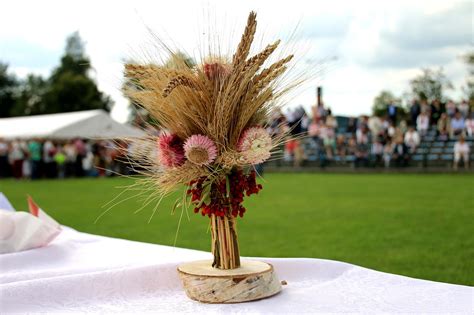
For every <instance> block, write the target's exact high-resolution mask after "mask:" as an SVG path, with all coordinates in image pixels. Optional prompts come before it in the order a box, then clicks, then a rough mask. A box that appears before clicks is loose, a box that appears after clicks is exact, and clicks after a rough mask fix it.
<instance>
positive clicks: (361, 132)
mask: <svg viewBox="0 0 474 315" xmlns="http://www.w3.org/2000/svg"><path fill="white" fill-rule="evenodd" d="M356 140H357V143H358V144H359V143H360V144H367V143H369V131H368V128H367V126H365V125H363V126H361V128H359V129H357V132H356Z"/></svg>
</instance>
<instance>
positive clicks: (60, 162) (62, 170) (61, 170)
mask: <svg viewBox="0 0 474 315" xmlns="http://www.w3.org/2000/svg"><path fill="white" fill-rule="evenodd" d="M54 161H55V163H56V167H57V172H56V173H57V174H58V178H64V177H66V154H64V149H63V147H61V146H60V145H59V146H58V148H57V151H56V154H55V155H54Z"/></svg>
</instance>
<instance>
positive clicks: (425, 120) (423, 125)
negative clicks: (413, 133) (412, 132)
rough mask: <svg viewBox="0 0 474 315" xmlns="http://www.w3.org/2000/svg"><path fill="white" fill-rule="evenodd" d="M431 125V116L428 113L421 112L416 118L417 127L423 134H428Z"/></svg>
mask: <svg viewBox="0 0 474 315" xmlns="http://www.w3.org/2000/svg"><path fill="white" fill-rule="evenodd" d="M429 127H430V118H429V117H428V115H427V114H426V113H421V114H420V115H419V116H418V118H417V119H416V129H417V130H418V132H419V133H420V135H421V136H424V135H426V132H427V131H428V128H429Z"/></svg>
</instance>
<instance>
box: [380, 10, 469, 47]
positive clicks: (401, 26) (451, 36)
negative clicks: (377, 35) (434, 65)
mask: <svg viewBox="0 0 474 315" xmlns="http://www.w3.org/2000/svg"><path fill="white" fill-rule="evenodd" d="M397 26H398V27H397V28H396V29H394V30H385V31H384V32H382V37H383V39H384V41H386V42H390V43H395V45H396V46H397V48H399V49H403V50H409V51H426V50H435V49H443V48H447V47H453V46H466V45H469V44H472V40H473V37H472V36H473V30H472V3H471V2H470V1H469V2H461V3H456V4H455V5H454V6H453V7H451V8H449V9H447V10H446V11H441V12H436V13H433V14H430V15H424V16H420V14H419V12H418V13H416V12H409V13H408V14H404V15H402V18H401V19H400V20H399V21H398V23H397Z"/></svg>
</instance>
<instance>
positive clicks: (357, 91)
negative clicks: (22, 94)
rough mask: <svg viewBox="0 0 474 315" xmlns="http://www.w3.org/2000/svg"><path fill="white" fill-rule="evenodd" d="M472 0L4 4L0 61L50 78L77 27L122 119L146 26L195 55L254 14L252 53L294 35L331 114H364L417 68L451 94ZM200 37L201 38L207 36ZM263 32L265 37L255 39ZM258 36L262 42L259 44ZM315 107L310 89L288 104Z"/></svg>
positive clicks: (231, 37)
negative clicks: (125, 88)
mask: <svg viewBox="0 0 474 315" xmlns="http://www.w3.org/2000/svg"><path fill="white" fill-rule="evenodd" d="M472 6H473V4H472V2H471V1H434V0H432V1H327V0H324V1H299V0H298V1H297V0H291V1H276V0H273V1H250V0H244V1H243V0H234V1H226V0H221V1H199V0H198V1H192V0H189V1H184V0H173V1H137V0H135V1H87V0H83V1H48V0H42V1H33V0H31V1H22V0H15V1H9V2H6V3H5V2H4V3H3V4H2V18H1V19H0V61H2V62H7V63H9V65H10V70H11V71H13V72H15V73H16V74H17V75H18V76H19V77H23V76H25V75H26V73H28V72H35V73H39V74H43V75H48V74H49V73H50V71H51V70H52V69H53V68H54V67H55V66H57V64H58V63H59V59H60V56H61V54H62V53H63V50H64V43H65V38H66V37H67V35H69V34H70V33H72V32H74V31H76V30H78V31H79V32H80V35H81V36H82V38H83V40H84V41H85V42H86V44H87V46H86V50H87V54H88V55H89V57H90V58H91V61H92V66H93V68H94V69H95V77H96V80H97V82H98V84H99V88H100V89H101V90H102V91H104V92H105V93H107V94H109V95H110V96H112V98H113V100H114V101H115V104H116V106H115V107H114V109H113V111H112V115H113V117H114V118H116V119H117V120H119V121H124V120H125V119H126V117H127V114H128V110H127V105H128V102H127V101H126V100H125V99H124V98H123V97H122V95H121V92H120V85H121V80H122V64H123V60H124V59H126V58H130V57H133V58H136V57H140V56H143V55H144V51H146V52H149V53H150V54H152V55H153V54H156V52H155V51H154V49H155V48H154V47H153V46H152V45H151V43H152V40H151V37H150V34H149V32H148V30H147V27H149V28H150V29H152V30H153V32H154V33H156V34H158V35H159V36H160V37H161V38H163V39H165V41H166V42H167V43H170V42H171V39H172V43H175V44H176V46H178V47H179V48H182V49H184V50H186V51H187V52H188V53H189V54H191V55H193V56H196V57H199V51H200V50H202V49H200V45H202V43H203V40H202V37H203V32H206V30H208V29H209V26H210V28H211V29H212V30H214V31H217V32H218V33H219V34H220V36H221V37H220V38H221V41H222V45H223V46H224V48H229V47H234V46H235V45H236V43H237V41H238V37H239V36H240V33H241V31H242V30H243V26H244V24H245V21H246V18H247V15H248V12H249V11H250V10H256V11H257V14H258V22H259V34H260V35H259V36H258V37H257V38H258V39H259V40H258V41H257V46H258V47H260V48H261V47H263V46H264V44H266V43H267V42H270V41H271V40H273V39H275V38H280V37H281V38H282V39H283V41H284V40H285V39H288V37H289V34H291V33H292V31H293V30H294V29H295V27H296V26H297V25H298V28H297V30H298V31H297V36H296V38H297V39H293V41H292V42H291V43H290V44H289V45H288V46H287V49H286V51H291V48H294V49H296V50H297V53H298V55H299V58H300V69H301V68H304V67H311V65H313V64H314V63H315V62H317V61H318V60H321V59H324V58H331V57H337V61H334V62H331V63H330V64H328V65H327V69H326V71H325V72H324V74H323V75H320V76H319V77H317V79H316V80H315V81H314V82H313V83H314V85H316V84H322V85H323V87H324V101H325V103H326V104H327V105H328V106H329V107H331V108H332V110H333V112H334V113H335V114H345V115H357V114H362V113H369V112H370V108H371V106H372V101H373V98H374V97H375V96H376V95H377V94H378V93H379V92H380V91H381V90H382V89H388V90H391V91H393V92H394V93H395V94H396V95H401V94H402V93H403V92H405V91H407V90H408V81H409V80H410V79H411V78H412V77H413V76H414V75H416V74H417V73H419V69H420V68H421V67H435V66H442V67H444V70H445V72H446V74H447V75H448V76H449V78H450V79H451V80H452V82H453V84H454V86H455V88H456V90H454V91H451V92H450V96H452V97H459V96H460V95H461V92H460V87H461V85H462V84H463V83H464V79H465V76H466V74H467V70H466V67H465V66H464V65H463V63H462V62H461V61H460V59H459V56H460V55H462V54H464V53H466V52H467V51H469V50H472V43H473V30H472V27H473V26H472V23H473V22H472V17H473V15H472V13H473V12H472V9H473V7H472ZM206 33H207V32H206ZM262 34H263V35H262ZM262 36H263V38H264V39H265V40H263V41H262ZM314 102H315V92H314V87H311V88H310V89H307V90H306V91H302V92H301V93H300V94H299V95H298V96H297V97H296V98H294V99H293V100H292V101H291V102H290V104H289V105H290V106H294V105H299V104H302V105H304V106H305V107H306V108H309V106H310V105H312V104H314Z"/></svg>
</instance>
